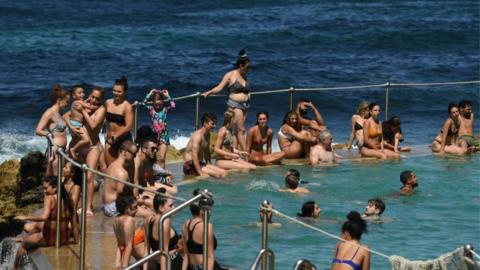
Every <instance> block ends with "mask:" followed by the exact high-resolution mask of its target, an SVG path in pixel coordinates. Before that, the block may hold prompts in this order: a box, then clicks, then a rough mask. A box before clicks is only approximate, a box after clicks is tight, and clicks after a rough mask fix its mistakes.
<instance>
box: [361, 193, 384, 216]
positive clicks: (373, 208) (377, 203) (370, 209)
mask: <svg viewBox="0 0 480 270" xmlns="http://www.w3.org/2000/svg"><path fill="white" fill-rule="evenodd" d="M383 211H385V203H384V202H383V200H382V199H380V198H373V199H370V200H368V203H367V206H366V207H365V212H364V213H363V216H362V218H363V219H365V220H380V219H381V217H380V216H381V215H382V213H383Z"/></svg>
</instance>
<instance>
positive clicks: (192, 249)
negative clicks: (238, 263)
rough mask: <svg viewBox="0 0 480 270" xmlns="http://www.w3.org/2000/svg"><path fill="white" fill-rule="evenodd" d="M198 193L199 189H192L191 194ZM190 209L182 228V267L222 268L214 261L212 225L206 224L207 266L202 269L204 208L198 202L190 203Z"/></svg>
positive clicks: (193, 268) (195, 269)
mask: <svg viewBox="0 0 480 270" xmlns="http://www.w3.org/2000/svg"><path fill="white" fill-rule="evenodd" d="M198 194H199V190H198V189H196V190H195V191H193V195H194V196H196V195H198ZM190 211H191V212H192V216H193V218H192V219H189V220H187V221H185V223H184V224H183V230H182V234H183V236H182V239H183V249H184V254H185V256H184V257H183V265H184V268H183V269H188V270H222V269H226V270H228V269H227V268H223V267H222V266H220V265H219V264H218V263H217V262H216V261H215V253H214V251H215V249H216V248H217V238H216V237H215V235H214V234H215V233H214V231H213V225H212V224H211V223H209V224H208V268H207V269H203V255H202V254H203V216H204V213H205V212H204V210H203V209H201V208H200V206H199V205H198V204H191V205H190Z"/></svg>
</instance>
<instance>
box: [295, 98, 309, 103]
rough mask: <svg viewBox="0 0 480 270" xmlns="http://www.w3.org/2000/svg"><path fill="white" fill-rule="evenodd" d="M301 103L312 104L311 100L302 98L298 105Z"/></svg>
mask: <svg viewBox="0 0 480 270" xmlns="http://www.w3.org/2000/svg"><path fill="white" fill-rule="evenodd" d="M300 102H306V103H310V102H312V101H311V100H310V99H305V98H301V99H299V100H298V103H300Z"/></svg>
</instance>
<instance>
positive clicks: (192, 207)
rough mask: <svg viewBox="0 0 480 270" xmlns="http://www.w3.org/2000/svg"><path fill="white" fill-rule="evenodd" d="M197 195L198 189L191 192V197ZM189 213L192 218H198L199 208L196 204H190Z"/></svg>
mask: <svg viewBox="0 0 480 270" xmlns="http://www.w3.org/2000/svg"><path fill="white" fill-rule="evenodd" d="M198 194H200V189H199V188H197V189H195V190H194V191H193V196H197V195H198ZM190 212H191V213H192V216H198V215H199V214H200V206H199V205H198V202H195V203H192V204H190Z"/></svg>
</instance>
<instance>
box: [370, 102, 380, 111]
mask: <svg viewBox="0 0 480 270" xmlns="http://www.w3.org/2000/svg"><path fill="white" fill-rule="evenodd" d="M375 106H378V107H380V105H378V104H377V103H375V102H372V103H370V104H368V110H370V111H371V110H373V108H375Z"/></svg>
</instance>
